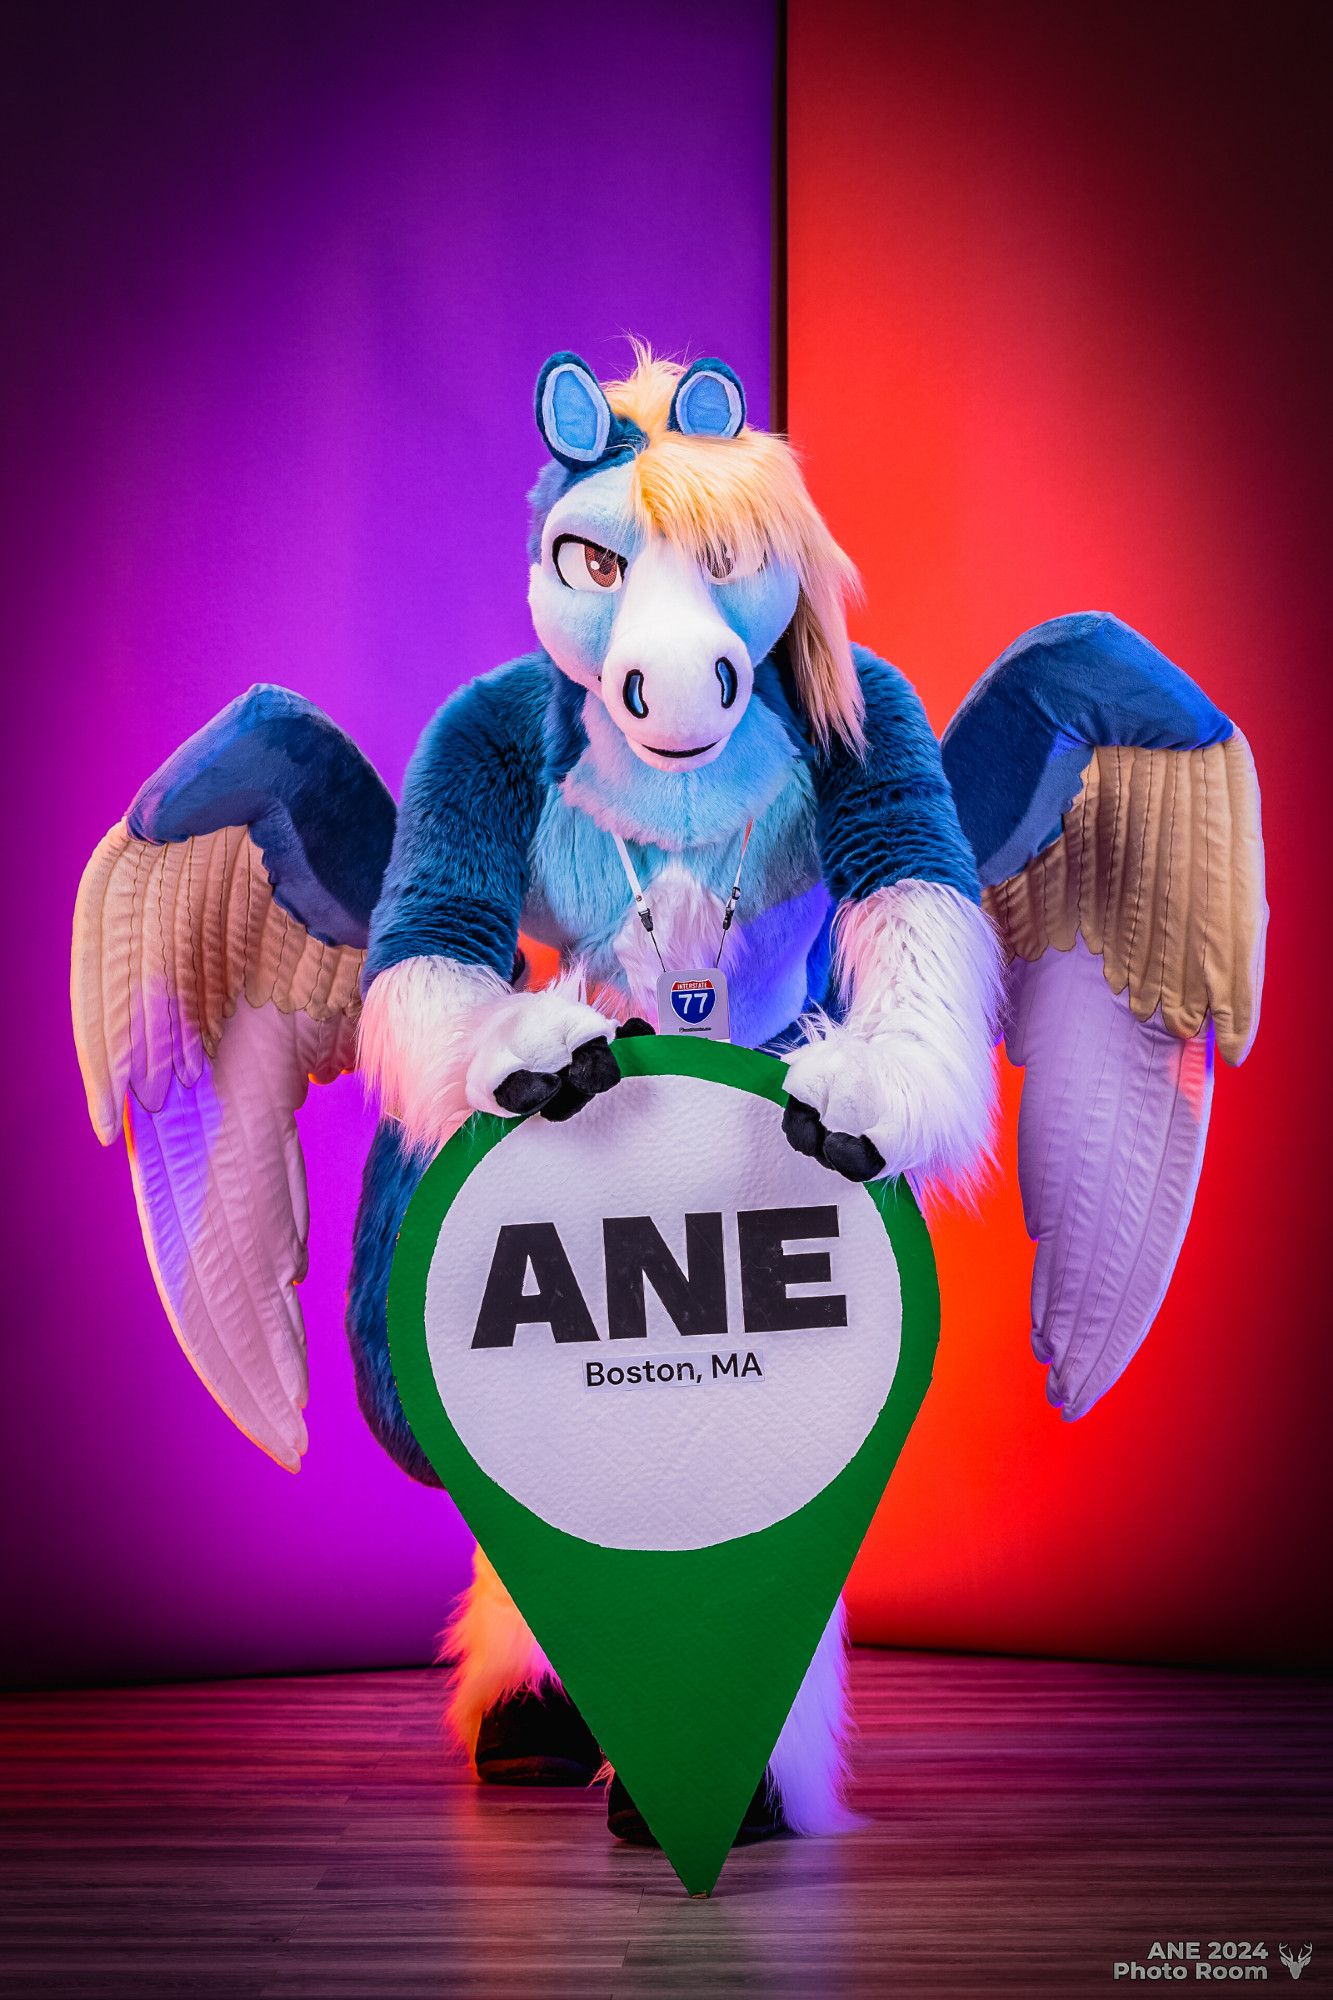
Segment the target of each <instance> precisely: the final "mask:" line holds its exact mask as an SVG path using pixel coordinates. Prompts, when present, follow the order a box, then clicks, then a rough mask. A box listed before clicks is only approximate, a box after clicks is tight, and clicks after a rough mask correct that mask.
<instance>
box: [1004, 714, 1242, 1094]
mask: <svg viewBox="0 0 1333 2000" xmlns="http://www.w3.org/2000/svg"><path fill="white" fill-rule="evenodd" d="M985 904H986V908H987V909H988V911H989V912H990V915H991V916H992V917H993V919H994V920H995V923H996V925H997V927H998V929H999V932H1000V936H1001V938H1002V939H1003V941H1004V944H1005V948H1006V950H1007V951H1008V953H1009V956H1010V958H1011V959H1014V958H1022V959H1025V960H1027V961H1028V962H1029V963H1035V962H1036V960H1037V959H1039V958H1040V957H1041V955H1042V953H1043V952H1044V951H1045V950H1046V949H1047V948H1048V947H1049V946H1052V945H1053V946H1054V947H1055V948H1056V949H1057V950H1058V951H1069V950H1070V949H1071V948H1072V946H1073V943H1074V939H1075V938H1076V937H1082V939H1083V940H1084V942H1085V943H1086V945H1087V946H1088V948H1089V950H1090V951H1092V952H1094V953H1096V954H1097V955H1098V956H1100V958H1101V960H1102V965H1103V969H1104V972H1105V976H1106V980H1107V983H1108V985H1109V986H1110V988H1111V990H1112V992H1113V993H1116V994H1120V993H1124V992H1126V990H1127V991H1128V996H1129V1005H1130V1008H1131V1010H1132V1012H1133V1013H1134V1015H1135V1016H1136V1018H1137V1019H1138V1020H1140V1021H1149V1020H1151V1019H1152V1017H1153V1016H1154V1015H1155V1014H1157V1013H1158V1010H1159V1009H1160V1018H1161V1020H1162V1022H1163V1024H1164V1025H1165V1026H1166V1027H1167V1028H1168V1029H1170V1031H1171V1032H1172V1034H1175V1035H1178V1036H1180V1037H1181V1038H1182V1039H1188V1038H1189V1037H1190V1036H1192V1035H1196V1034H1198V1033H1199V1031H1200V1029H1201V1028H1202V1027H1203V1024H1204V1022H1205V1021H1206V1020H1207V1019H1208V1018H1209V1017H1210V1016H1211V1018H1212V1021H1213V1023H1214V1027H1215V1030H1216V1035H1217V1046H1218V1049H1219V1051H1220V1052H1221V1054H1222V1055H1223V1056H1224V1057H1225V1058H1226V1060H1227V1061H1228V1062H1230V1063H1239V1062H1242V1061H1243V1060H1244V1058H1245V1056H1246V1055H1247V1054H1248V1053H1249V1050H1250V1046H1251V1044H1252V1042H1253V1040H1254V1035H1255V1031H1256V1029H1257V1027H1258V1021H1259V1004H1260V997H1261V992H1262V986H1263V964H1264V940H1265V933H1266V930H1267V924H1268V904H1267V901H1266V900H1265V896H1264V860H1263V842H1262V837H1261V833H1260V822H1259V786H1258V781H1257V779H1256V777H1255V770H1254V760H1253V758H1252V757H1251V755H1250V748H1249V745H1248V744H1247V743H1246V741H1245V738H1244V737H1243V736H1242V735H1241V733H1240V731H1239V730H1237V731H1236V732H1235V733H1234V734H1233V735H1232V736H1231V737H1230V738H1229V739H1228V740H1227V742H1225V743H1219V744H1216V745H1214V746H1212V747H1211V748H1208V749H1201V750H1145V749H1135V748H1129V747H1119V748H1110V749H1105V748H1103V749H1097V750H1094V751H1093V753H1092V757H1091V760H1090V762H1089V764H1088V768H1087V771H1086V773H1085V774H1084V780H1083V789H1082V791H1081V792H1080V794H1079V796H1078V798H1077V799H1076V800H1075V801H1074V804H1073V805H1072V806H1071V807H1070V809H1069V811H1068V812H1067V813H1066V814H1065V816H1064V827H1063V833H1062V837H1061V838H1060V839H1059V840H1057V841H1056V842H1055V843H1054V844H1053V845H1052V846H1051V847H1049V848H1047V849H1046V851H1045V852H1044V853H1043V854H1039V855H1038V856H1037V858H1036V859H1035V860H1034V861H1031V862H1029V864H1028V866H1027V867H1026V868H1024V869H1022V870H1021V871H1020V872H1019V873H1018V874H1017V875H1012V876H1010V878H1009V879H1008V881H1006V882H1001V883H1000V884H999V885H998V886H997V887H996V888H993V889H988V890H987V891H986V894H985Z"/></svg>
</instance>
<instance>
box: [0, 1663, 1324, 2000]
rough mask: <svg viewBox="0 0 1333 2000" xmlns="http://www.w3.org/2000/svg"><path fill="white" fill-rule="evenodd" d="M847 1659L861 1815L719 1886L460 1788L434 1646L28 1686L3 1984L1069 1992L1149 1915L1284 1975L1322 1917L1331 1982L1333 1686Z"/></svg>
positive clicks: (66, 1987)
mask: <svg viewBox="0 0 1333 2000" xmlns="http://www.w3.org/2000/svg"><path fill="white" fill-rule="evenodd" d="M854 1686H855V1694H856V1702H857V1710H858V1715H859V1718H860V1725H861V1739H860V1743H859V1746H858V1751H857V1758H856V1768H857V1774H858V1776H857V1801H856V1802H857V1804H858V1805H859V1806H860V1808H861V1809H862V1810H863V1811H864V1812H865V1813H866V1815H867V1816H868V1824H867V1825H866V1827H865V1828H864V1830H863V1831H861V1832H859V1833H855V1834H851V1835H847V1836H844V1837H842V1838H840V1839H837V1840H818V1841H813V1840H812V1841H782V1842H777V1843H771V1844H769V1845H767V1846H765V1847H758V1848H750V1849H746V1850H743V1851H741V1852H738V1853H735V1854H733V1855H732V1857H731V1859H730V1860H729V1861H728V1863H727V1866H726V1868H725V1870H724V1871H723V1875H722V1879H721V1882H720V1883H719V1885H718V1890H717V1893H716V1895H715V1896H714V1897H713V1899H712V1900H711V1901H709V1902H691V1901H689V1900H688V1899H687V1898H686V1897H685V1896H684V1895H683V1894H682V1893H681V1891H680V1889H679V1888H678V1886H677V1885H676V1882H675V1879H674V1877H673V1876H672V1875H671V1873H670V1871H669V1869H668V1868H667V1866H666V1864H665V1862H664V1861H663V1860H662V1858H661V1856H660V1855H657V1854H654V1853H643V1852H640V1851H637V1850H633V1849H627V1848H621V1847H616V1846H614V1845H613V1844H612V1843H611V1842H610V1841H609V1840H608V1837H607V1834H606V1829H605V1823H604V1819H603V1814H602V1811H601V1808H600V1800H599V1797H598V1796H597V1795H590V1794H587V1793H573V1794H569V1793H556V1792H546V1793H523V1792H513V1791H509V1792H505V1791H498V1790H489V1791H483V1790H478V1789H477V1788H476V1787H474V1786H473V1785H472V1784H470V1783H469V1782H468V1781H467V1780H466V1778H465V1777H464V1775H463V1774H462V1773H461V1772H460V1771H459V1770H458V1769H457V1767H455V1766H451V1765H450V1764H449V1762H448V1761H447V1760H446V1758H445V1755H444V1753H443V1750H442V1748H441V1744H440V1739H439V1732H438V1723H437V1716H438V1712H439V1707H440V1685H439V1681H438V1678H437V1677H436V1676H434V1675H431V1674H426V1673H396V1674H358V1675H344V1676H339V1677H333V1678H328V1679H307V1680H287V1681H249V1682H232V1683H223V1684H218V1685H206V1686H196V1687H175V1688H151V1689H142V1690H128V1691H120V1692H115V1693H93V1694H58V1695H40V1696H38V1695H34V1696H18V1697H11V1698H9V1699H7V1700H6V1701H5V1702H4V1703H3V1705H2V1706H0V1722H2V1723H3V1730H4V1742H5V1748H6V1758H5V1779H6V1782H5V1788H4V1800H3V1808H4V1817H3V1827H2V1829H0V1836H2V1844H0V1905H2V1919H0V1921H2V1925H3V1929H2V1930H0V1991H3V1992H4V1993H5V1994H7V1995H8V1994H14V1995H21V1996H24V2000H26V1996H29V1995H31V1996H34V2000H35V1997H36V1996H43V1995H54V1994H59V1995H67V1994H69V1995H74V1994H89V1995H93V1994H95V1995H98V1996H99V2000H108V1996H113V1997H114V1996H120V1995H126V1996H129V1995H134V1996H136V2000H137V1996H154V2000H155V1997H156V1996H159V1995H177V1994H179V1995H181V1996H187V1995H188V1996H190V1997H191V2000H212V1996H217V2000H248V1996H273V2000H278V1996H282V2000H297V1997H298V1996H312V2000H313V1996H318V2000H339V1996H358V2000H359V1996H371V1995H374V1996H385V2000H392V1996H395V1995H400V1994H401V1995H431V1996H438V2000H466V1996H469V1995H480V1994H485V1995H502V1996H510V1995H512V1996H515V2000H547V1997H548V1996H552V2000H553V1997H554V1996H564V1995H569V1996H577V2000H597V1997H598V1996H614V2000H630V1996H644V1995H658V1994H665V1995H680V1996H689V2000H703V1997H705V1996H712V1995H740V1994H762V1995H765V1996H772V2000H784V1996H802V2000H803V1997H804V1996H807V1995H808V1996H819V2000H823V1996H831V1995H862V1994H884V1995H895V1996H912V1995H916V1994H930V1995H932V1996H943V2000H954V1996H957V2000H976V1996H984V1995H988V1994H992V1993H1003V1994H1027V1993H1041V1994H1059V1995H1070V1996H1077V1995H1081V1994H1084V1993H1088V1994H1093V1993H1096V1994H1107V1993H1109V1992H1111V1991H1112V1990H1113V1989H1114V1990H1117V1991H1122V1992H1127V1991H1130V1990H1131V1985H1130V1982H1129V1981H1128V1980H1127V1979H1123V1978H1122V1979H1121V1980H1119V1981H1115V1980H1113V1978H1112V1966H1113V1963H1114V1961H1115V1960H1117V1959H1133V1958H1138V1959H1139V1960H1140V1961H1141V1962H1147V1960H1146V1954H1147V1952H1148V1949H1149V1946H1150V1945H1151V1943H1152V1941H1153V1940H1154V1939H1155V1938H1156V1939H1162V1940H1166V1939H1189V1938H1194V1939H1198V1940H1200V1942H1201V1943H1202V1945H1203V1949H1204V1951H1205V1952H1206V1950H1207V1945H1208V1942H1209V1941H1210V1940H1212V1939H1218V1940H1236V1941H1241V1940H1247V1941H1250V1942H1252V1943H1263V1944H1265V1945H1266V1946H1267V1950H1268V1953H1269V1954H1270V1955H1269V1957H1268V1959H1267V1961H1266V1963H1265V1962H1263V1961H1258V1962H1257V1963H1261V1964H1264V1965H1265V1969H1266V1971H1267V1975H1268V1980H1267V1983H1269V1984H1271V1983H1272V1982H1273V1981H1278V1982H1280V1983H1281V1986H1282V1988H1283V1990H1286V1987H1287V1977H1288V1975H1287V1973H1286V1971H1285V1969H1284V1968H1283V1966H1282V1964H1281V1962H1280V1961H1279V1959H1278V1956H1277V1950H1278V1945H1279V1942H1286V1943H1288V1944H1291V1945H1304V1944H1306V1943H1309V1942H1313V1944H1314V1957H1313V1960H1312V1962H1311V1964H1310V1966H1309V1969H1308V1970H1307V1971H1306V1972H1305V1974H1304V1984H1303V1985H1302V1989H1301V1990H1302V1993H1303V1994H1304V1993H1315V1994H1317V1993H1319V1992H1321V1991H1328V1990H1330V1988H1333V1925H1331V1924H1330V1916H1331V1915H1333V1907H1331V1901H1330V1869H1329V1860H1330V1852H1331V1851H1333V1842H1331V1839H1330V1830H1331V1820H1333V1816H1331V1814H1330V1785H1329V1771H1330V1756H1329V1753H1330V1747H1331V1744H1330V1739H1331V1736H1333V1730H1331V1728H1330V1702H1329V1693H1328V1689H1327V1688H1326V1687H1323V1686H1320V1685H1319V1684H1315V1683H1311V1682H1308V1681H1290V1680H1276V1679H1271V1680H1270V1679H1262V1678H1257V1677H1255V1678H1249V1677H1246V1678H1237V1677H1230V1676H1223V1675H1218V1674H1208V1675H1203V1674H1193V1673H1179V1672H1173V1671H1166V1670H1157V1669H1150V1670H1145V1669H1136V1668H1128V1667H1116V1668H1112V1667H1097V1666H1083V1665H1056V1664H1049V1663H1041V1662H1024V1661H1011V1660H985V1659H952V1658H948V1659H946V1658H932V1657H929V1656H925V1655H892V1654H882V1653H881V1654H870V1653H862V1654H859V1655H858V1656H857V1658H856V1661H855V1669H854ZM722 1720H723V1719H721V1718H720V1726H722ZM1233 1983H1234V1982H1233ZM1189 1984H1190V1985H1191V1986H1192V1987H1197V1984H1198V1981H1197V1978H1196V1977H1195V1976H1193V1974H1192V1968H1191V1977H1190V1980H1189ZM1133 1990H1138V1991H1145V1990H1151V1991H1157V1992H1161V1991H1162V1990H1163V1986H1162V1984H1161V1983H1155V1984H1154V1985H1153V1986H1152V1987H1151V1988H1147V1987H1145V1986H1144V1985H1143V1984H1141V1983H1140V1982H1137V1981H1136V1982H1134V1987H1133ZM1247 1990H1252V1987H1250V1988H1249V1989H1247Z"/></svg>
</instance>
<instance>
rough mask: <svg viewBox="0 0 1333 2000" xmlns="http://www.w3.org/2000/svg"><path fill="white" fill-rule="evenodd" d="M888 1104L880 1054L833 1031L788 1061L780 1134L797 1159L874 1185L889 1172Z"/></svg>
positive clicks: (846, 1033) (844, 1031) (839, 1031)
mask: <svg viewBox="0 0 1333 2000" xmlns="http://www.w3.org/2000/svg"><path fill="white" fill-rule="evenodd" d="M885 1100H886V1093H885V1090H884V1088H883V1081H882V1076H881V1065H880V1060H879V1059H878V1055H877V1051H875V1049H874V1048H873V1046H872V1045H871V1044H870V1043H869V1042H867V1041H864V1040H862V1039H861V1038H860V1037H859V1036H856V1035H852V1034H849V1033H848V1032H847V1031H846V1030H845V1029H834V1030H833V1031H832V1033H830V1034H829V1035H828V1036H827V1037H826V1038H825V1039H824V1040H823V1041H819V1042H810V1043H808V1044H807V1045H806V1047H805V1048H803V1049H797V1051H796V1052H795V1054H794V1055H792V1056H790V1057H789V1058H788V1061H787V1107H786V1109H785V1111H784V1112H783V1114H782V1130H783V1132H784V1134H785V1135H786V1138H787V1142H788V1144H789V1145H791V1146H793V1147H795V1149H796V1151H797V1152H798V1153H805V1154H806V1155H807V1156H808V1157H809V1158H810V1159H812V1160H818V1161H819V1162H820V1164H821V1166H825V1167H831V1168H832V1169H833V1171H834V1172H835V1173H839V1174H841V1175H842V1176H843V1178H844V1179H845V1180H849V1181H873V1180H875V1179H876V1178H877V1177H878V1176H879V1175H880V1174H882V1173H883V1172H884V1171H885V1169H886V1167H887V1166H888V1159H887V1157H886V1151H885V1149H884V1141H885V1139H886V1137H887V1132H886V1129H885V1128H886V1123H887V1116H886V1114H887V1112H888V1106H887V1104H886V1101H885ZM894 1171H895V1172H901V1171H902V1169H901V1168H898V1167H895V1169H894Z"/></svg>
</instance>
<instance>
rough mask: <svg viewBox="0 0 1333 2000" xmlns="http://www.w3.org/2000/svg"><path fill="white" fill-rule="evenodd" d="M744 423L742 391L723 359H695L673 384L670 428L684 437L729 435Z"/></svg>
mask: <svg viewBox="0 0 1333 2000" xmlns="http://www.w3.org/2000/svg"><path fill="white" fill-rule="evenodd" d="M744 422H745V391H744V389H742V387H741V384H740V378H739V377H738V376H737V375H736V374H734V373H733V371H732V370H731V369H730V368H728V366H727V364H726V362H725V361H717V360H708V361H696V362H695V363H694V366H693V367H692V368H687V369H686V371H685V373H684V374H683V375H682V376H681V378H680V381H679V382H678V383H677V384H676V393H675V395H674V396H673V397H672V399H671V415H670V417H669V418H668V419H667V423H668V427H669V429H671V430H673V431H680V432H682V433H683V435H684V436H686V437H718V438H732V437H735V435H736V433H737V431H739V430H740V428H741V426H742V424H743V423H744Z"/></svg>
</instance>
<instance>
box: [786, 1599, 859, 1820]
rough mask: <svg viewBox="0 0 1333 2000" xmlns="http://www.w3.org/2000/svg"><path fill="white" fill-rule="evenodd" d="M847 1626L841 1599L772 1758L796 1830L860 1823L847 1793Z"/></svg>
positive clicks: (816, 1651) (797, 1694)
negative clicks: (849, 1802) (846, 1799)
mask: <svg viewBox="0 0 1333 2000" xmlns="http://www.w3.org/2000/svg"><path fill="white" fill-rule="evenodd" d="M846 1626H847V1619H846V1613H845V1612H844V1610H843V1605H842V1599H841V1598H839V1599H838V1602H837V1604H836V1605H835V1606H834V1611H833V1616H832V1617H831V1618H830V1619H829V1622H828V1624H827V1625H826V1626H825V1628H824V1633H823V1637H822V1638H821V1639H820V1641H819V1644H818V1646H817V1647H816V1648H815V1656H814V1658H813V1660H811V1662H810V1665H809V1667H808V1668H807V1669H806V1675H805V1679H804V1680H803V1681H802V1682H801V1685H800V1687H799V1688H798V1689H797V1691H796V1699H795V1701H794V1702H793V1703H792V1705H791V1712H790V1714H789V1715H788V1717H787V1720H786V1721H785V1722H784V1723H783V1725H782V1734H781V1735H780V1736H779V1738H778V1740H777V1743H776V1745H775V1746H774V1750H773V1755H772V1757H771V1758H770V1759H769V1764H768V1776H769V1780H770V1783H771V1784H772V1787H773V1790H774V1792H775V1793H776V1794H777V1798H778V1801H779V1803H780V1805H781V1807H782V1817H783V1819H784V1820H785V1821H786V1823H787V1825H788V1826H789V1827H790V1828H791V1830H792V1832H793V1833H845V1832H847V1831H849V1829H850V1828H852V1827H854V1826H856V1825H858V1824H859V1822H858V1820H857V1817H856V1814H855V1813H853V1812H852V1811H851V1810H850V1808H849V1807H848V1806H847V1804H846V1801H845V1797H844V1793H845V1790H846V1784H847V1737H848V1729H849V1712H848V1703H847V1641H846Z"/></svg>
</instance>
